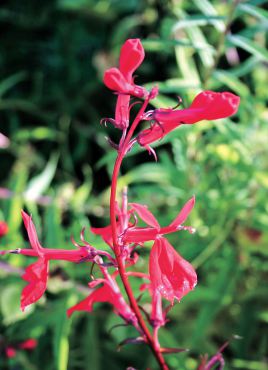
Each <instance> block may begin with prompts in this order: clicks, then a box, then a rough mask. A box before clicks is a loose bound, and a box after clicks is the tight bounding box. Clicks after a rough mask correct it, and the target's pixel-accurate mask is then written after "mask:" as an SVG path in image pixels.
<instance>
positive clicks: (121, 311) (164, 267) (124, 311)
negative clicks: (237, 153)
mask: <svg viewBox="0 0 268 370" xmlns="http://www.w3.org/2000/svg"><path fill="white" fill-rule="evenodd" d="M143 59H144V49H143V47H142V44H141V42H140V40H139V39H130V40H127V41H126V42H125V44H124V45H123V47H122V49H121V53H120V58H119V67H118V68H116V67H113V68H110V69H108V70H107V71H105V74H104V83H105V85H106V86H107V87H108V88H109V89H111V90H112V91H114V92H115V93H116V95H117V100H116V107H115V115H114V118H104V119H102V120H101V122H104V123H105V124H106V123H111V124H112V125H113V126H114V128H116V129H118V130H121V133H122V134H121V138H120V140H119V143H118V144H117V143H114V142H112V140H110V139H109V138H108V139H107V140H108V143H109V144H110V145H111V147H112V148H113V149H114V150H116V151H117V157H116V160H115V164H114V168H113V174H112V181H111V192H110V224H109V225H108V226H105V227H102V228H94V227H92V228H91V232H92V233H94V234H96V235H99V236H101V238H102V239H103V242H104V243H105V244H107V245H108V246H109V247H110V251H107V250H105V249H103V250H102V249H101V248H100V249H99V248H98V249H97V248H95V247H94V246H93V245H92V244H91V243H89V242H87V241H86V240H85V235H84V234H85V229H84V228H83V229H82V231H81V234H80V242H79V243H77V242H76V241H75V240H74V238H73V237H71V241H72V243H73V245H74V247H75V248H76V249H71V250H69V249H59V248H52V249H48V248H44V247H43V246H42V245H41V243H40V242H39V239H38V236H37V232H36V228H35V225H34V223H33V220H32V217H31V216H29V215H28V214H27V213H26V212H24V211H22V219H23V222H24V226H25V228H26V230H27V234H28V238H29V242H30V246H31V248H29V249H26V248H16V249H10V250H4V251H0V255H1V256H5V255H7V254H8V253H16V254H22V255H25V256H30V257H36V261H35V262H34V263H32V264H30V265H29V266H27V267H26V269H25V272H24V273H23V275H22V278H23V279H24V280H25V281H26V282H27V285H26V286H25V287H24V288H23V291H22V294H21V309H22V310H23V311H24V310H25V308H26V307H27V306H29V305H31V304H33V303H35V302H37V301H38V300H39V299H40V298H41V297H42V296H43V295H44V294H45V291H46V288H47V281H48V279H49V265H50V263H53V261H54V260H63V261H68V262H72V263H82V262H84V263H92V266H94V265H97V267H98V269H99V272H100V273H101V275H102V277H99V278H95V277H94V275H93V273H92V269H93V267H92V268H91V273H90V276H89V277H90V279H91V280H90V281H89V283H88V286H89V288H90V291H89V294H88V296H87V297H86V298H85V299H83V300H82V301H80V302H78V303H77V304H75V305H74V306H73V307H70V308H69V309H68V310H67V315H68V316H71V315H72V314H73V313H74V312H76V311H87V312H91V311H92V310H93V306H94V305H95V303H99V302H106V303H109V304H110V305H111V306H112V307H113V310H114V313H115V314H117V315H118V316H119V317H120V318H121V319H123V321H124V325H132V326H133V327H134V328H135V329H136V330H137V333H138V336H137V337H136V338H126V339H125V340H123V341H122V342H121V343H120V344H119V346H120V347H121V346H122V345H126V344H135V343H146V344H147V345H148V346H149V347H150V348H151V351H152V353H153V355H154V356H155V359H156V361H157V362H158V364H159V368H160V369H161V370H169V367H168V364H167V363H166V360H165V358H164V354H170V353H180V352H182V351H185V349H182V348H163V347H161V344H160V341H159V331H160V328H161V327H162V326H164V325H165V324H166V322H167V321H168V319H167V314H168V312H169V310H170V309H171V308H172V307H173V305H174V304H175V301H180V300H181V299H182V298H183V297H184V296H185V295H187V294H188V293H190V292H191V291H192V290H193V289H194V287H195V285H196V284H197V274H196V272H195V270H194V268H193V266H192V265H191V264H190V263H189V262H188V261H186V260H185V259H184V258H183V257H182V256H181V255H180V254H179V253H178V252H177V251H176V249H175V248H174V247H173V246H172V245H171V244H170V243H169V241H168V240H167V238H166V234H170V233H175V232H181V231H184V230H186V231H188V232H190V233H194V232H195V229H194V228H193V227H191V226H187V225H184V223H185V222H186V220H187V218H188V216H189V214H190V212H191V210H192V209H193V207H194V204H195V197H194V196H193V197H192V198H191V199H190V200H188V201H187V202H186V203H185V205H184V206H183V207H182V209H181V210H180V212H179V213H178V215H177V217H176V218H175V219H174V220H173V221H172V222H171V223H170V224H169V225H167V226H164V227H162V226H160V224H159V223H158V221H157V219H156V218H155V216H154V215H153V214H152V213H151V212H150V211H149V209H148V207H147V206H146V205H144V204H138V203H128V198H127V189H126V188H124V190H123V195H122V202H121V206H119V200H118V199H117V192H118V189H117V184H118V178H119V176H120V169H121V165H122V162H123V160H124V159H125V157H126V156H127V154H128V153H129V152H130V151H131V149H132V147H133V146H134V145H140V147H141V148H145V149H147V150H148V152H149V153H150V154H153V156H154V158H155V159H156V160H157V156H156V153H155V151H154V149H153V148H152V147H151V144H153V143H154V142H156V141H158V140H161V139H162V137H164V136H166V135H168V134H169V132H171V131H172V130H174V129H177V128H178V127H179V126H181V125H182V124H189V125H192V124H196V123H198V122H200V121H202V120H204V119H206V120H216V119H220V118H225V117H229V116H231V115H233V114H235V113H236V111H237V109H238V105H239V97H237V96H235V95H234V94H231V93H229V92H223V93H216V92H212V91H203V92H201V93H200V94H198V95H197V96H196V97H195V99H194V100H193V102H192V104H191V105H190V107H189V108H186V109H179V110H177V109H176V108H177V107H176V108H168V109H166V108H165V109H164V108H159V109H154V110H149V111H146V110H147V107H148V105H149V103H150V101H151V100H152V99H154V98H155V97H156V95H157V94H158V89H157V87H154V88H153V89H152V90H151V91H150V92H149V91H147V90H146V89H145V88H144V87H142V86H139V85H137V84H136V82H134V78H133V73H134V72H135V70H136V69H137V68H138V67H139V66H140V64H141V63H142V61H143ZM131 97H132V98H139V99H144V101H143V103H142V106H141V107H140V109H139V111H138V113H137V114H136V116H135V118H134V120H133V122H132V123H131V122H130V117H129V116H130V111H131V109H132V107H133V106H134V105H135V104H136V103H137V102H134V103H132V104H130V100H131ZM141 121H145V122H147V121H150V127H147V128H145V129H144V130H140V131H139V133H138V134H137V135H136V133H135V131H136V129H137V128H138V126H139V124H140V122H141ZM135 135H136V136H135ZM133 220H134V222H133ZM139 220H141V221H143V222H144V223H145V224H146V226H145V227H144V226H143V227H139V225H138V223H139ZM7 231H8V228H7V225H5V223H3V222H2V224H1V222H0V237H1V236H4V234H5V233H6V232H7ZM147 241H153V246H152V248H151V251H150V256H149V265H148V271H146V272H142V271H132V270H130V268H131V267H132V266H134V265H135V264H136V263H137V261H138V257H139V255H138V250H139V248H143V247H144V243H145V242H147ZM129 277H134V278H137V279H140V281H141V284H140V288H139V290H140V291H141V292H142V293H145V294H146V293H148V294H147V295H148V297H149V299H150V305H151V308H150V309H149V310H148V311H149V312H147V309H145V307H143V306H142V305H141V304H140V302H139V298H136V293H137V292H134V291H133V289H132V287H131V284H130V282H129ZM119 278H120V279H121V281H122V284H123V287H124V291H123V292H122V291H121V290H120V286H119V285H118V283H117V279H119ZM144 279H145V281H146V283H144V282H143V280H144ZM139 293H140V292H139ZM125 294H126V295H127V298H128V302H127V301H126V300H125V297H124V295H125ZM139 297H140V295H139ZM166 301H168V304H166V303H165V302H166ZM215 361H218V362H220V363H221V364H222V363H223V362H222V355H221V352H220V353H219V354H217V357H214V358H213V360H211V362H209V364H208V367H206V368H204V369H209V367H210V366H211V364H212V365H213V364H214V363H215Z"/></svg>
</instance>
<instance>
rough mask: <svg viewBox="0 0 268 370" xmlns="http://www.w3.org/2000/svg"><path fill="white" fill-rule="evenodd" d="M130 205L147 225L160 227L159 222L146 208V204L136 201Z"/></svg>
mask: <svg viewBox="0 0 268 370" xmlns="http://www.w3.org/2000/svg"><path fill="white" fill-rule="evenodd" d="M130 206H131V208H132V209H134V211H135V212H136V213H137V214H138V216H139V217H140V218H141V219H142V220H143V221H144V222H145V223H146V224H147V225H149V226H152V227H153V228H155V229H157V230H159V229H160V225H159V223H158V222H157V220H156V218H155V217H154V215H153V214H152V213H151V212H150V211H149V210H148V208H147V206H145V205H142V204H138V203H130Z"/></svg>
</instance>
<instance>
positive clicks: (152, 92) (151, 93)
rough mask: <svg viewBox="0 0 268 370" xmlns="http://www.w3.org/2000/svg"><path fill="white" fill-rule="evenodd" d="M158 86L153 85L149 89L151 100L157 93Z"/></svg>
mask: <svg viewBox="0 0 268 370" xmlns="http://www.w3.org/2000/svg"><path fill="white" fill-rule="evenodd" d="M158 90H159V89H158V86H157V85H156V86H154V87H153V88H152V90H151V91H150V94H149V98H150V99H151V100H153V99H154V98H155V97H156V96H157V95H158Z"/></svg>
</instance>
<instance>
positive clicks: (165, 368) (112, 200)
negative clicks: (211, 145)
mask: <svg viewBox="0 0 268 370" xmlns="http://www.w3.org/2000/svg"><path fill="white" fill-rule="evenodd" d="M149 99H150V97H148V98H147V99H146V100H145V101H144V103H143V105H142V107H141V109H140V110H139V112H138V114H137V116H136V118H135V120H134V122H133V124H132V126H131V127H130V129H129V131H128V134H127V136H126V138H125V141H124V144H123V146H122V147H121V149H120V150H119V152H118V156H117V158H116V161H115V164H114V170H113V176H112V184H111V195H110V218H111V226H112V236H113V247H114V253H115V257H116V261H117V265H118V271H119V274H120V277H121V280H122V283H123V285H124V288H125V291H126V293H127V296H128V299H129V303H130V306H131V308H132V310H133V312H134V313H135V315H136V317H137V320H138V323H139V325H140V327H141V329H142V331H143V333H144V336H145V337H146V340H147V343H148V345H149V346H150V348H151V350H152V352H153V354H154V356H155V357H156V359H157V361H158V363H159V365H160V368H161V369H162V370H169V369H168V366H167V364H166V363H165V359H164V357H163V355H162V353H161V352H160V350H159V347H158V346H157V343H156V342H155V341H154V338H153V337H152V335H151V333H150V331H149V329H148V328H147V326H146V323H145V321H144V319H143V317H142V314H141V312H140V309H139V306H138V303H137V301H136V299H135V297H134V294H133V291H132V288H131V286H130V284H129V281H128V276H127V272H126V269H125V266H124V263H123V261H122V259H121V250H120V245H119V244H118V240H117V221H116V190H117V179H118V176H119V171H120V167H121V164H122V161H123V159H124V156H125V155H126V152H127V149H128V144H129V142H130V140H131V138H132V135H133V133H134V131H135V129H136V127H137V125H138V124H139V122H140V120H141V118H142V115H143V113H144V111H145V109H146V107H147V105H148V103H149Z"/></svg>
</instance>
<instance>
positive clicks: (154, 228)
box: [123, 197, 195, 243]
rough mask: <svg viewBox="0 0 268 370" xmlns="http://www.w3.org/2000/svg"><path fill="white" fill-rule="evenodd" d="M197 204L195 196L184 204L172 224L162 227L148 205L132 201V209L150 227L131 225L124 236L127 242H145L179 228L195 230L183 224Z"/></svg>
mask: <svg viewBox="0 0 268 370" xmlns="http://www.w3.org/2000/svg"><path fill="white" fill-rule="evenodd" d="M194 204H195V197H192V198H191V199H190V200H188V202H187V203H186V204H185V205H184V206H183V208H182V209H181V211H180V212H179V214H178V216H177V217H176V218H175V220H174V221H172V222H171V224H170V225H168V226H166V227H160V225H159V223H158V222H157V220H156V219H155V217H154V215H153V214H152V213H151V212H150V211H149V210H148V209H147V207H146V206H144V205H141V204H136V203H131V204H130V205H131V207H132V209H133V210H134V211H135V212H136V213H137V214H138V216H139V217H140V218H141V219H142V220H143V221H144V222H145V223H147V225H149V226H150V227H130V228H128V229H127V230H126V232H125V233H124V236H123V240H124V242H125V243H143V242H146V241H149V240H155V239H156V238H157V237H158V236H161V235H164V234H169V233H173V232H176V231H178V230H189V231H190V232H194V229H193V228H191V227H187V226H182V224H183V223H184V222H185V221H186V219H187V217H188V215H189V213H190V212H191V210H192V208H193V207H194Z"/></svg>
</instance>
